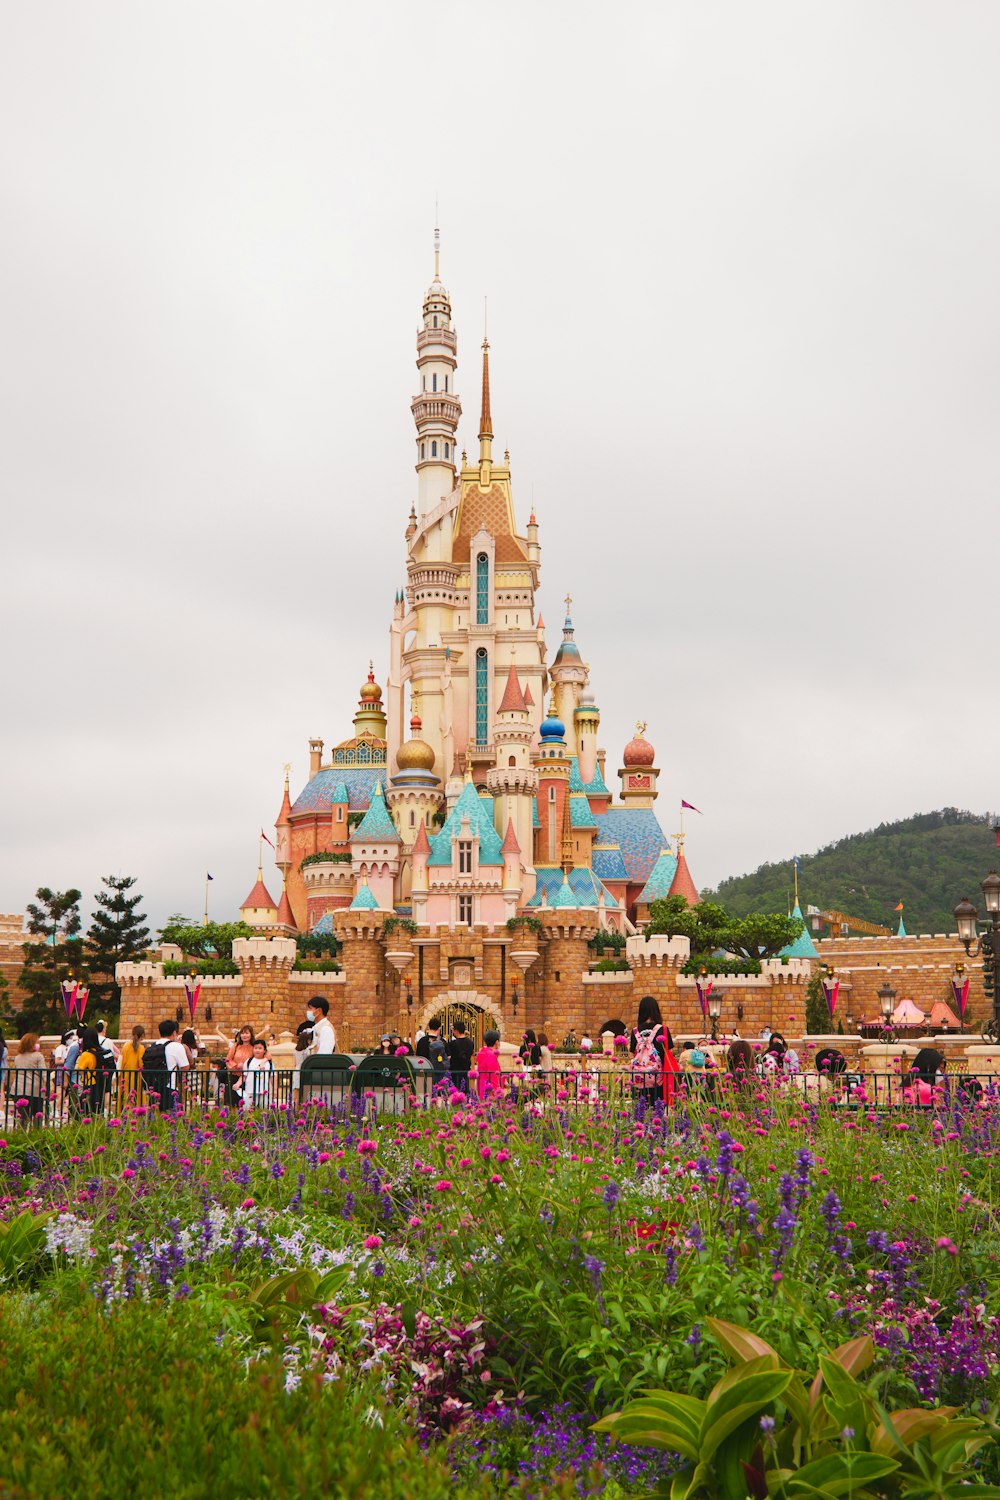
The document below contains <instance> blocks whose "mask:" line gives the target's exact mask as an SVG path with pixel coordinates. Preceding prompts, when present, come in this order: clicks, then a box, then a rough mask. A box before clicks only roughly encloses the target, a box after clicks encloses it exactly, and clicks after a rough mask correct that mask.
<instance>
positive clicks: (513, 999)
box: [510, 974, 517, 1018]
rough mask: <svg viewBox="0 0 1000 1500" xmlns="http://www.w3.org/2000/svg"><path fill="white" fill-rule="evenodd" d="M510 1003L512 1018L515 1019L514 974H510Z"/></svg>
mask: <svg viewBox="0 0 1000 1500" xmlns="http://www.w3.org/2000/svg"><path fill="white" fill-rule="evenodd" d="M510 1003H511V1007H512V1009H513V1011H514V1016H515V1018H516V1016H517V975H516V974H512V975H511V976H510Z"/></svg>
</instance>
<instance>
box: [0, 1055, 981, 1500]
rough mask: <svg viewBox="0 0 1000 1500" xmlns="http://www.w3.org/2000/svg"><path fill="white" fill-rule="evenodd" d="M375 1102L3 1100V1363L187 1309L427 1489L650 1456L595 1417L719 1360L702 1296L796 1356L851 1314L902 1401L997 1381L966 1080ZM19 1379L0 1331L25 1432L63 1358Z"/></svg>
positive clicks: (576, 1486) (277, 1407) (163, 1322)
mask: <svg viewBox="0 0 1000 1500" xmlns="http://www.w3.org/2000/svg"><path fill="white" fill-rule="evenodd" d="M372 1103H373V1101H372V1100H371V1099H367V1100H366V1099H360V1100H358V1101H357V1105H356V1108H355V1110H354V1111H353V1112H352V1111H339V1112H338V1111H327V1110H326V1108H324V1107H323V1106H322V1105H319V1106H310V1107H309V1108H308V1109H306V1110H303V1111H301V1112H299V1111H295V1110H274V1111H261V1112H259V1113H248V1114H243V1115H240V1114H236V1113H233V1112H232V1111H226V1110H223V1109H218V1108H213V1109H211V1110H209V1111H207V1112H206V1113H205V1114H204V1116H200V1117H197V1118H186V1119H184V1118H181V1119H174V1118H172V1117H166V1118H161V1117H158V1116H156V1115H153V1114H150V1113H149V1112H148V1111H147V1109H146V1108H145V1106H143V1105H141V1104H140V1105H138V1106H137V1107H133V1108H131V1109H130V1110H128V1111H127V1112H126V1113H124V1114H123V1115H122V1116H121V1117H120V1118H116V1119H112V1120H110V1121H107V1122H103V1121H97V1122H94V1123H80V1124H78V1125H66V1126H64V1127H63V1128H62V1129H61V1130H59V1131H44V1130H35V1131H24V1132H19V1131H15V1132H9V1133H8V1135H7V1138H6V1140H5V1141H3V1142H2V1143H0V1230H2V1231H3V1232H0V1278H2V1285H3V1290H4V1296H3V1297H2V1299H0V1312H2V1317H3V1320H4V1324H5V1327H4V1329H3V1330H0V1331H2V1333H3V1338H2V1343H3V1345H4V1346H9V1337H8V1335H11V1334H16V1338H15V1343H16V1345H17V1349H18V1351H19V1352H18V1355H17V1359H18V1360H20V1362H21V1366H19V1367H18V1368H20V1367H23V1369H24V1370H28V1369H30V1368H34V1365H33V1363H32V1362H33V1360H36V1358H37V1359H39V1360H40V1359H41V1358H42V1354H43V1353H44V1351H45V1350H47V1349H48V1348H49V1345H50V1344H51V1343H52V1341H53V1339H55V1343H56V1345H57V1346H58V1348H59V1349H62V1348H63V1343H60V1342H59V1338H58V1337H56V1334H57V1331H58V1330H60V1329H65V1330H69V1331H72V1332H73V1333H74V1345H73V1346H74V1347H76V1345H78V1344H79V1343H80V1340H81V1339H82V1337H83V1335H82V1333H81V1332H80V1330H82V1329H92V1328H93V1327H95V1326H96V1324H95V1321H94V1320H95V1319H97V1320H99V1321H100V1326H101V1327H102V1328H103V1329H105V1330H107V1331H108V1333H107V1337H108V1340H109V1341H110V1345H111V1346H113V1347H114V1348H116V1349H128V1348H129V1347H131V1345H130V1342H129V1341H130V1337H131V1335H130V1333H129V1330H130V1329H135V1330H138V1332H137V1334H136V1337H135V1340H134V1342H135V1346H136V1348H141V1349H143V1350H145V1353H144V1354H143V1360H144V1361H145V1363H146V1365H147V1367H155V1368H156V1369H157V1370H158V1372H159V1375H160V1377H162V1379H163V1380H164V1381H166V1382H167V1383H168V1384H169V1381H170V1380H172V1379H173V1378H174V1377H173V1376H172V1375H170V1371H171V1369H172V1368H173V1365H172V1363H171V1361H172V1360H173V1359H174V1358H175V1354H176V1350H175V1351H174V1353H171V1352H170V1351H171V1349H172V1348H173V1343H172V1341H173V1340H174V1339H175V1336H176V1330H177V1329H178V1328H181V1327H183V1328H184V1329H186V1330H187V1334H186V1337H189V1338H190V1340H191V1348H192V1349H195V1348H197V1347H200V1344H199V1340H202V1342H204V1343H205V1347H206V1348H208V1347H209V1346H210V1349H211V1359H210V1361H209V1364H210V1367H211V1370H212V1371H213V1372H214V1371H215V1370H216V1369H217V1368H219V1367H220V1364H219V1362H220V1361H221V1362H222V1365H223V1366H225V1365H226V1363H227V1362H228V1369H229V1370H230V1372H231V1384H232V1387H233V1389H234V1392H236V1391H237V1388H239V1391H243V1390H244V1388H246V1387H247V1386H248V1385H251V1386H252V1385H253V1384H254V1382H257V1383H258V1384H259V1385H260V1388H261V1389H266V1390H267V1392H268V1395H267V1407H268V1413H269V1415H268V1418H267V1420H268V1421H271V1420H272V1418H273V1421H274V1422H275V1423H277V1425H278V1427H279V1428H280V1425H281V1416H280V1414H281V1408H282V1402H286V1401H287V1402H289V1403H292V1404H290V1405H289V1408H288V1413H289V1415H288V1420H289V1421H290V1422H291V1421H293V1420H297V1418H294V1409H295V1408H294V1402H295V1401H297V1400H298V1399H299V1398H298V1395H297V1393H298V1392H299V1391H300V1390H301V1389H303V1388H304V1389H306V1390H309V1391H311V1392H314V1393H315V1395H314V1398H313V1399H314V1410H315V1411H316V1412H319V1411H321V1410H322V1409H323V1404H324V1403H325V1402H327V1401H329V1402H330V1403H331V1410H333V1406H334V1405H336V1409H337V1413H338V1415H337V1417H336V1418H335V1420H336V1421H338V1422H339V1423H340V1424H341V1426H342V1428H343V1431H344V1433H347V1434H349V1439H348V1438H345V1442H347V1445H348V1446H350V1443H355V1444H360V1445H362V1446H364V1445H365V1444H369V1445H370V1443H371V1441H372V1436H371V1430H372V1429H371V1424H372V1423H375V1424H376V1426H377V1425H378V1424H379V1423H383V1424H384V1430H385V1431H386V1432H390V1431H391V1432H392V1433H393V1434H397V1435H401V1436H400V1441H404V1440H405V1442H409V1443H411V1444H419V1445H420V1449H421V1450H422V1452H423V1454H424V1459H425V1460H426V1471H425V1478H424V1480H423V1481H422V1483H425V1485H427V1486H429V1485H430V1484H431V1480H430V1478H428V1477H427V1476H431V1475H434V1474H436V1475H437V1480H436V1481H435V1482H439V1483H440V1490H439V1491H435V1490H434V1489H433V1488H425V1489H423V1490H420V1491H417V1490H413V1491H412V1492H413V1493H415V1494H416V1493H427V1494H431V1493H441V1494H442V1495H444V1494H449V1495H461V1494H470V1495H471V1494H491V1495H492V1494H496V1495H500V1494H505V1493H523V1494H546V1495H548V1494H559V1493H565V1494H567V1495H568V1494H591V1493H592V1494H597V1493H603V1494H609V1495H614V1494H622V1493H631V1492H632V1491H633V1490H639V1491H641V1490H643V1489H644V1488H647V1489H648V1488H650V1487H655V1486H656V1485H657V1484H660V1483H662V1482H663V1480H664V1476H665V1475H666V1474H669V1472H670V1470H671V1468H672V1465H673V1464H674V1460H673V1459H672V1458H670V1457H663V1456H662V1455H659V1454H652V1453H650V1452H647V1451H645V1450H644V1449H643V1450H642V1451H640V1449H642V1445H641V1444H640V1445H639V1448H638V1449H635V1450H630V1449H625V1450H622V1449H612V1448H611V1447H610V1446H609V1444H608V1439H607V1438H606V1437H604V1436H603V1435H602V1436H600V1437H598V1436H597V1435H596V1434H594V1433H593V1432H591V1430H590V1424H591V1423H592V1422H593V1421H594V1420H595V1419H596V1418H598V1417H600V1416H602V1415H603V1414H605V1413H607V1412H609V1411H612V1410H615V1409H617V1408H619V1407H620V1406H621V1405H622V1404H623V1403H625V1402H627V1401H629V1400H630V1399H631V1398H634V1397H635V1396H636V1395H637V1394H638V1393H639V1392H640V1391H641V1390H643V1389H645V1388H648V1387H670V1388H673V1389H675V1390H686V1391H687V1392H689V1393H690V1394H691V1395H692V1396H697V1397H704V1396H706V1395H707V1394H708V1392H709V1390H710V1388H711V1387H712V1386H713V1384H714V1383H715V1382H716V1381H717V1380H718V1379H719V1378H720V1376H721V1375H722V1374H723V1373H724V1371H725V1369H726V1357H725V1354H724V1351H723V1350H722V1349H721V1348H720V1347H719V1345H718V1343H717V1342H716V1341H714V1340H713V1339H712V1338H711V1337H710V1336H709V1334H708V1325H709V1320H711V1319H714V1318H722V1319H726V1320H728V1321H729V1322H731V1323H735V1324H740V1325H742V1326H744V1327H747V1328H750V1329H752V1330H753V1331H754V1333H756V1334H757V1335H759V1336H760V1337H762V1338H763V1339H766V1340H767V1341H768V1343H769V1344H771V1345H773V1347H774V1349H775V1350H776V1351H777V1353H778V1355H779V1356H780V1357H781V1359H783V1360H785V1361H787V1363H788V1364H789V1365H795V1366H796V1367H798V1366H805V1365H815V1356H816V1353H817V1351H820V1350H822V1349H831V1348H834V1347H835V1346H837V1345H839V1344H842V1343H843V1342H844V1341H845V1340H849V1339H851V1338H854V1337H857V1336H859V1335H861V1334H870V1335H871V1338H872V1340H873V1341H874V1345H875V1349H876V1362H875V1366H874V1370H873V1379H874V1380H876V1381H877V1382H879V1390H880V1392H881V1395H882V1397H883V1398H884V1399H887V1400H890V1401H893V1402H895V1403H897V1404H900V1403H901V1404H903V1405H919V1404H921V1403H934V1402H944V1403H948V1404H951V1405H954V1406H957V1407H965V1408H967V1409H969V1410H970V1411H979V1410H980V1408H983V1407H984V1406H985V1407H989V1406H991V1405H992V1404H993V1403H995V1402H996V1401H997V1399H998V1396H1000V1281H998V1278H997V1265H998V1257H1000V1217H998V1215H1000V1192H998V1189H997V1187H996V1185H995V1182H994V1176H995V1174H994V1171H993V1165H994V1159H995V1154H996V1149H997V1136H998V1120H997V1115H996V1112H995V1111H994V1109H993V1108H992V1107H988V1108H982V1107H975V1108H971V1109H969V1110H965V1109H962V1108H959V1107H957V1106H956V1107H954V1108H950V1109H949V1110H948V1111H947V1112H944V1111H941V1112H938V1111H933V1110H926V1111H925V1110H906V1111H902V1110H898V1111H895V1112H893V1111H882V1112H879V1111H876V1110H874V1109H871V1108H869V1109H861V1110H856V1111H850V1112H848V1111H845V1110H842V1109H837V1108H835V1107H833V1106H831V1105H830V1104H829V1103H827V1102H826V1101H808V1100H806V1099H804V1098H803V1097H802V1096H801V1095H799V1094H790V1093H787V1092H785V1091H784V1090H783V1089H782V1088H781V1087H780V1086H774V1087H771V1086H769V1085H763V1084H762V1085H760V1086H758V1087H755V1088H753V1089H748V1090H746V1091H745V1092H742V1093H739V1092H734V1093H732V1094H730V1095H723V1096H721V1097H720V1098H719V1100H718V1102H717V1103H715V1104H711V1103H709V1102H708V1101H707V1100H706V1101H696V1102H694V1103H690V1102H689V1103H688V1104H686V1105H684V1106H678V1107H677V1108H675V1109H673V1110H670V1111H666V1112H664V1111H663V1110H662V1107H660V1106H657V1107H655V1108H649V1109H646V1108H645V1107H644V1106H643V1104H642V1103H640V1104H639V1106H638V1108H636V1106H634V1105H630V1104H628V1103H622V1102H614V1103H609V1102H606V1101H605V1102H601V1103H595V1104H594V1105H593V1106H592V1107H588V1108H580V1109H577V1110H574V1111H572V1112H570V1111H568V1110H566V1109H565V1108H564V1107H563V1105H562V1103H561V1102H560V1101H559V1099H558V1098H555V1097H547V1098H541V1099H538V1100H534V1101H532V1102H530V1103H528V1104H524V1103H521V1104H518V1103H517V1102H515V1101H513V1100H505V1101H504V1102H503V1103H492V1104H491V1105H490V1106H489V1108H480V1107H479V1106H478V1105H477V1104H475V1103H470V1101H469V1100H467V1099H466V1098H465V1096H464V1095H461V1094H459V1093H457V1092H456V1093H453V1094H451V1096H450V1098H446V1099H444V1100H443V1101H442V1102H441V1103H440V1105H439V1106H438V1107H436V1108H433V1109H430V1110H423V1111H416V1110H413V1111H410V1112H407V1113H405V1114H400V1115H395V1116H392V1115H383V1116H380V1117H378V1118H372V1117H371V1116H370V1114H369V1111H370V1108H371V1105H372ZM167 1307H169V1308H170V1309H171V1313H172V1316H171V1317H170V1318H166V1319H164V1318H159V1319H158V1318H157V1317H156V1313H157V1309H160V1310H164V1309H166V1308H167ZM189 1314H190V1316H189ZM178 1320H180V1321H178ZM206 1330H207V1333H206ZM161 1335H162V1340H163V1349H162V1351H161V1350H159V1346H158V1343H157V1340H158V1339H159V1338H160V1337H161ZM33 1339H34V1340H35V1341H36V1342H37V1345H38V1347H37V1349H36V1347H35V1344H34V1343H33V1342H32V1340H33ZM64 1342H65V1350H64V1354H60V1355H59V1358H63V1357H64V1355H65V1358H66V1359H67V1360H69V1358H70V1356H69V1352H68V1351H69V1349H70V1344H69V1343H68V1342H66V1341H65V1340H64ZM98 1342H99V1340H98ZM39 1368H40V1366H39ZM67 1368H69V1366H67ZM97 1368H98V1367H97V1366H95V1367H94V1371H93V1375H92V1377H88V1378H91V1379H92V1381H94V1382H96V1381H97V1379H98V1375H97ZM68 1378H69V1377H67V1380H68ZM136 1378H137V1379H138V1375H137V1377H136ZM205 1378H206V1379H208V1376H207V1375H206V1377H205ZM213 1378H214V1376H213ZM19 1379H20V1380H21V1385H20V1386H19V1385H18V1381H19ZM28 1379H29V1377H28V1375H27V1374H25V1375H24V1376H23V1377H18V1375H17V1368H16V1367H15V1362H14V1357H13V1355H11V1354H9V1353H4V1354H0V1387H2V1386H3V1381H4V1380H6V1381H7V1394H8V1397H9V1401H10V1402H13V1403H14V1404H15V1406H16V1408H17V1411H18V1412H19V1413H20V1415H19V1417H18V1421H19V1422H20V1423H21V1426H19V1427H18V1428H17V1431H18V1432H19V1433H20V1434H21V1438H22V1441H21V1447H26V1448H30V1447H31V1444H32V1443H33V1442H34V1441H36V1439H37V1438H38V1436H39V1435H40V1434H41V1433H42V1432H43V1431H45V1430H47V1429H48V1428H51V1426H52V1424H53V1423H54V1422H55V1421H56V1419H57V1413H58V1411H59V1410H60V1409H61V1408H60V1407H59V1399H61V1398H58V1391H59V1390H60V1389H62V1387H61V1386H60V1385H59V1383H58V1381H57V1382H56V1383H55V1386H54V1389H55V1390H56V1393H57V1397H56V1398H54V1400H55V1405H54V1406H53V1405H52V1404H51V1403H48V1402H46V1403H40V1404H39V1407H38V1413H37V1421H38V1424H39V1425H38V1426H36V1427H32V1425H31V1421H32V1419H31V1417H30V1412H29V1404H30V1403H28V1401H27V1397H26V1395H25V1393H26V1391H27V1390H28V1385H27V1381H28ZM147 1385H148V1383H147ZM144 1388H146V1387H144ZM65 1389H66V1391H67V1392H68V1391H69V1386H68V1385H67V1386H66V1388H65ZM93 1390H94V1399H97V1386H96V1385H94V1387H93ZM19 1391H20V1392H21V1394H22V1395H25V1399H24V1400H23V1401H21V1403H20V1405H18V1404H17V1403H18V1392H19ZM0 1394H3V1391H2V1389H0ZM362 1398H363V1399H362ZM176 1399H177V1401H178V1402H181V1403H183V1404H184V1407H185V1409H187V1408H188V1407H189V1405H190V1401H189V1397H188V1394H187V1393H186V1392H185V1391H184V1390H183V1389H181V1388H180V1387H178V1389H177V1391H176ZM66 1400H67V1401H68V1400H69V1397H68V1394H67V1396H66ZM233 1400H234V1403H235V1407H234V1410H235V1409H236V1408H239V1404H240V1401H242V1400H243V1397H242V1395H240V1394H239V1393H238V1392H237V1393H236V1394H234V1396H233ZM247 1401H248V1403H249V1404H248V1410H249V1405H252V1403H250V1401H249V1398H247ZM239 1409H242V1408H239ZM317 1420H318V1421H319V1422H320V1424H321V1425H322V1420H323V1419H322V1418H321V1417H317ZM269 1430H272V1429H269ZM273 1430H277V1429H273ZM88 1441H89V1442H90V1443H91V1444H92V1443H93V1442H94V1441H99V1437H98V1436H95V1435H94V1434H93V1433H91V1434H90V1437H89V1439H88ZM3 1448H4V1450H5V1452H4V1454H3V1455H2V1456H0V1478H4V1479H7V1480H10V1479H11V1478H12V1475H13V1470H12V1468H11V1464H12V1463H13V1462H14V1458H13V1457H12V1456H11V1453H12V1445H11V1444H9V1443H5V1444H4V1445H3ZM13 1448H14V1449H18V1444H14V1445H13ZM89 1451H90V1452H91V1454H93V1451H94V1450H93V1449H92V1447H91V1449H90V1450H89ZM150 1451H153V1450H152V1449H150ZM994 1451H995V1450H994ZM150 1461H152V1460H150ZM421 1461H423V1460H421ZM204 1462H205V1463H206V1464H209V1468H207V1469H205V1471H204V1472H205V1474H206V1475H207V1474H211V1476H212V1479H213V1483H214V1482H215V1480H216V1477H217V1476H216V1471H214V1470H212V1469H211V1464H210V1460H209V1459H208V1458H205V1459H204ZM303 1462H305V1461H304V1460H303ZM983 1464H984V1467H983V1470H982V1473H983V1474H984V1475H986V1474H989V1475H990V1476H991V1477H994V1469H995V1466H996V1460H995V1457H994V1456H993V1454H992V1453H988V1454H987V1456H986V1458H985V1459H984V1460H983ZM991 1464H992V1465H993V1466H994V1469H991V1468H990V1465H991ZM97 1470H98V1471H99V1470H100V1465H99V1464H98V1465H97ZM74 1472H75V1471H73V1470H72V1469H67V1470H65V1471H60V1473H61V1478H60V1480H59V1483H60V1484H64V1485H65V1489H64V1491H63V1492H68V1490H69V1489H71V1488H73V1487H74V1485H75V1482H76V1481H75V1480H74ZM228 1473H229V1471H228V1470H223V1469H221V1468H220V1469H219V1470H218V1475H221V1476H222V1482H225V1476H226V1475H227V1474H228ZM13 1477H15V1478H16V1475H14V1476H13ZM146 1477H147V1481H148V1482H149V1483H150V1484H151V1485H152V1486H153V1488H156V1484H155V1480H154V1479H153V1478H150V1476H149V1475H148V1474H147V1476H146ZM20 1482H21V1483H22V1485H23V1486H24V1487H23V1489H22V1490H21V1491H19V1490H18V1489H17V1488H16V1487H15V1488H14V1490H13V1493H15V1494H17V1493H24V1494H29V1493H35V1492H45V1491H44V1490H42V1491H32V1490H31V1488H30V1485H29V1483H28V1481H27V1480H24V1479H23V1478H22V1480H21V1481H20ZM53 1483H55V1481H53ZM274 1483H278V1481H277V1480H275V1481H274ZM233 1487H235V1488H237V1489H240V1485H239V1484H238V1483H236V1482H235V1481H233ZM160 1489H161V1492H162V1489H163V1487H162V1485H161V1486H160ZM174 1492H177V1493H181V1492H183V1487H181V1488H180V1489H177V1488H175V1490H174ZM194 1492H195V1491H193V1490H192V1493H194ZM241 1492H245V1493H257V1492H258V1491H255V1490H253V1489H252V1488H249V1489H248V1488H247V1487H246V1485H244V1486H243V1489H242V1491H241ZM260 1492H264V1491H260ZM876 1492H879V1491H878V1490H877V1486H876ZM385 1493H395V1491H393V1490H391V1489H387V1490H386V1491H385ZM400 1493H406V1491H405V1490H401V1491H400Z"/></svg>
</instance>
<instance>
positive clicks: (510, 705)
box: [498, 662, 528, 714]
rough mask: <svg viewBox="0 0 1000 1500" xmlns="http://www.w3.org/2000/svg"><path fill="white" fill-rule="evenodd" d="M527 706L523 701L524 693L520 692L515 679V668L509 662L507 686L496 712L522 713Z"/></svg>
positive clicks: (525, 710)
mask: <svg viewBox="0 0 1000 1500" xmlns="http://www.w3.org/2000/svg"><path fill="white" fill-rule="evenodd" d="M527 707H528V705H527V704H526V703H525V701H524V694H523V693H522V692H521V684H520V683H519V682H518V680H517V668H516V667H515V666H514V663H513V662H511V664H510V671H509V672H508V673H507V686H506V687H505V688H504V690H503V697H502V698H501V700H500V708H499V710H498V712H499V713H502V714H523V713H526V712H527Z"/></svg>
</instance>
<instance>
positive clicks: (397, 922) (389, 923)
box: [382, 917, 417, 937]
mask: <svg viewBox="0 0 1000 1500" xmlns="http://www.w3.org/2000/svg"><path fill="white" fill-rule="evenodd" d="M382 931H383V932H384V933H385V935H386V937H388V936H389V934H390V933H392V932H405V933H407V934H409V935H410V936H412V935H413V934H415V933H416V931H417V924H416V922H414V920H413V918H412V917H386V919H385V921H384V922H383V923H382Z"/></svg>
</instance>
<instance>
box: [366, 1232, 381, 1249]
mask: <svg viewBox="0 0 1000 1500" xmlns="http://www.w3.org/2000/svg"><path fill="white" fill-rule="evenodd" d="M381 1243H382V1236H381V1235H380V1234H370V1235H369V1236H368V1238H367V1239H366V1240H365V1249H366V1250H377V1249H378V1247H379V1245H381Z"/></svg>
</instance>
